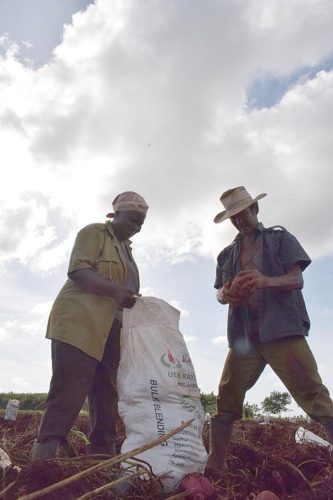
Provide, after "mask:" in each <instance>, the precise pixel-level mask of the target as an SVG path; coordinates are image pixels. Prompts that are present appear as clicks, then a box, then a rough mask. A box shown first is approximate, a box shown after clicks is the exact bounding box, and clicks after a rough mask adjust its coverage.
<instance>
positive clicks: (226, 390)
mask: <svg viewBox="0 0 333 500" xmlns="http://www.w3.org/2000/svg"><path fill="white" fill-rule="evenodd" d="M265 364H266V363H265V361H264V360H263V358H262V357H261V355H260V353H259V352H258V351H257V350H256V349H255V348H253V349H252V350H251V351H248V352H247V353H246V354H240V353H239V352H237V351H234V350H233V349H230V351H229V353H228V356H227V359H226V361H225V365H224V368H223V373H222V377H221V381H220V385H219V390H218V396H217V415H216V416H215V417H213V418H212V421H211V428H210V443H209V455H208V460H207V464H206V474H208V475H210V474H211V472H214V471H218V472H222V471H223V470H225V468H226V465H225V459H226V456H227V453H228V449H229V444H230V441H231V435H232V428H233V423H234V420H236V419H238V418H242V410H243V402H244V398H245V394H246V391H247V390H248V389H250V388H251V387H252V386H253V385H254V384H255V382H256V381H257V380H258V378H259V376H260V374H261V373H262V371H263V369H264V368H265Z"/></svg>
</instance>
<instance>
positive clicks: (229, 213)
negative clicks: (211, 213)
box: [214, 193, 267, 224]
mask: <svg viewBox="0 0 333 500" xmlns="http://www.w3.org/2000/svg"><path fill="white" fill-rule="evenodd" d="M265 196H267V193H261V194H258V196H256V197H255V198H253V199H251V200H248V202H245V203H242V205H240V206H239V207H237V208H234V210H230V211H227V210H223V212H220V213H218V214H217V215H216V216H215V217H214V222H215V224H219V223H220V222H223V221H224V220H227V219H229V218H230V217H232V216H233V215H236V214H239V212H241V211H242V210H245V209H246V208H248V207H250V206H251V205H253V203H255V202H256V201H258V200H261V198H264V197H265Z"/></svg>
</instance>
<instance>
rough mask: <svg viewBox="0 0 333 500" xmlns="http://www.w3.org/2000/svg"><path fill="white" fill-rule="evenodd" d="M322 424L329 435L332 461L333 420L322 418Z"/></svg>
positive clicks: (332, 458)
mask: <svg viewBox="0 0 333 500" xmlns="http://www.w3.org/2000/svg"><path fill="white" fill-rule="evenodd" d="M320 423H321V424H322V426H323V427H324V429H325V431H326V435H327V440H328V442H329V443H330V450H329V451H330V455H331V460H333V418H329V417H326V418H321V419H320Z"/></svg>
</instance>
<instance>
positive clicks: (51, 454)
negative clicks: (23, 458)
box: [31, 439, 60, 462]
mask: <svg viewBox="0 0 333 500" xmlns="http://www.w3.org/2000/svg"><path fill="white" fill-rule="evenodd" d="M59 446H60V440H59V439H52V440H50V441H46V442H45V443H39V442H38V441H37V440H35V441H34V444H33V446H32V450H31V461H32V462H37V461H38V460H48V459H51V458H55V457H56V455H57V451H58V448H59Z"/></svg>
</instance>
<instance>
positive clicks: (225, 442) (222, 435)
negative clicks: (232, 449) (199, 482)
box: [205, 416, 234, 475]
mask: <svg viewBox="0 0 333 500" xmlns="http://www.w3.org/2000/svg"><path fill="white" fill-rule="evenodd" d="M233 426H234V422H233V420H225V419H222V418H221V417H219V416H215V417H213V418H212V420H211V423H210V436H209V438H210V439H209V441H210V442H209V455H208V460H207V464H206V468H205V474H206V475H209V474H212V473H214V472H225V471H226V469H227V466H226V456H227V453H228V449H229V445H230V441H231V434H232V428H233Z"/></svg>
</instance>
